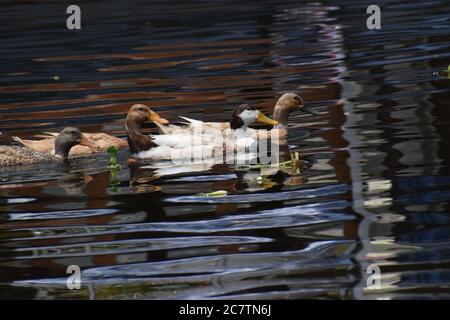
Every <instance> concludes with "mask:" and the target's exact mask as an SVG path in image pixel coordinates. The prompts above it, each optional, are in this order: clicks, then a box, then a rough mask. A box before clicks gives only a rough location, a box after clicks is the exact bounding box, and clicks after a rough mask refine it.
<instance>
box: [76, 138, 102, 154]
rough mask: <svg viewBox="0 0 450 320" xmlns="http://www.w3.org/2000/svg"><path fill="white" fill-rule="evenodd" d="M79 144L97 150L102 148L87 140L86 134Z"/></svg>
mask: <svg viewBox="0 0 450 320" xmlns="http://www.w3.org/2000/svg"><path fill="white" fill-rule="evenodd" d="M79 144H80V145H82V146H86V147H90V148H93V149H96V150H98V149H100V146H99V145H98V144H97V143H95V142H94V141H92V140H91V139H89V138H87V137H86V136H85V135H84V134H83V135H82V136H81V141H80V143H79Z"/></svg>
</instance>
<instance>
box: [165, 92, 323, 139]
mask: <svg viewBox="0 0 450 320" xmlns="http://www.w3.org/2000/svg"><path fill="white" fill-rule="evenodd" d="M296 110H298V111H302V112H307V113H310V114H313V115H318V113H317V112H316V111H313V110H311V109H310V108H308V107H306V106H305V104H304V101H303V99H302V97H300V96H299V95H298V94H295V93H285V94H283V95H282V96H281V97H280V98H279V99H278V101H277V103H276V104H275V107H274V111H273V120H276V121H277V122H278V123H277V125H276V126H275V127H274V129H276V130H277V131H272V132H275V133H277V134H280V135H284V134H287V125H288V117H289V114H290V113H291V112H293V111H296ZM180 117H181V118H182V119H184V120H185V121H186V122H187V125H186V126H176V125H169V126H165V125H161V124H158V127H159V129H160V131H161V132H162V133H164V134H186V133H187V132H193V131H194V130H195V131H197V132H203V133H205V134H211V135H217V134H219V132H224V131H225V130H227V129H229V128H230V123H229V122H203V121H200V120H195V119H191V118H187V117H183V116H180ZM258 134H259V138H269V137H270V134H271V133H270V132H268V131H266V130H256V129H252V128H248V130H247V135H249V136H251V137H253V138H256V136H257V135H258Z"/></svg>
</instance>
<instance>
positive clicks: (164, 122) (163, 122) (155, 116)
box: [148, 110, 169, 124]
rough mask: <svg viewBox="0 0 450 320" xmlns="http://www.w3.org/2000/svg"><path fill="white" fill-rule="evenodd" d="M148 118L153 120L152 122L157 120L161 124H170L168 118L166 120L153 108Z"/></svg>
mask: <svg viewBox="0 0 450 320" xmlns="http://www.w3.org/2000/svg"><path fill="white" fill-rule="evenodd" d="M148 120H149V121H152V122H157V123H159V124H168V123H169V121H168V120H166V119H164V118H161V117H160V116H159V114H157V113H156V112H155V111H152V110H150V114H149V116H148Z"/></svg>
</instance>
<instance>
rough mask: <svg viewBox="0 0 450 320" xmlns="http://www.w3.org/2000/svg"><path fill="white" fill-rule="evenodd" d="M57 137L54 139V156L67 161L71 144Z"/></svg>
mask: <svg viewBox="0 0 450 320" xmlns="http://www.w3.org/2000/svg"><path fill="white" fill-rule="evenodd" d="M58 138H59V137H56V139H55V158H56V159H58V160H61V161H67V158H68V157H69V152H70V148H72V144H70V143H68V142H67V141H63V140H61V139H58Z"/></svg>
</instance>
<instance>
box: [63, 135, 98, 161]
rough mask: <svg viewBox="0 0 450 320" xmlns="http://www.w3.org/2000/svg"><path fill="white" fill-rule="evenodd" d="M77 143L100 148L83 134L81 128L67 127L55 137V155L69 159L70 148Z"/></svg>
mask: <svg viewBox="0 0 450 320" xmlns="http://www.w3.org/2000/svg"><path fill="white" fill-rule="evenodd" d="M77 144H79V145H82V146H87V147H91V148H94V149H99V146H98V145H97V144H96V143H95V142H94V141H92V140H90V139H88V138H87V137H86V136H85V135H84V134H82V133H81V131H80V130H79V129H77V128H73V127H67V128H65V129H63V130H62V131H61V132H60V133H59V134H58V135H57V136H56V138H55V156H56V157H57V158H60V159H62V160H67V158H68V156H69V152H70V149H71V148H72V147H73V146H76V145H77Z"/></svg>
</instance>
